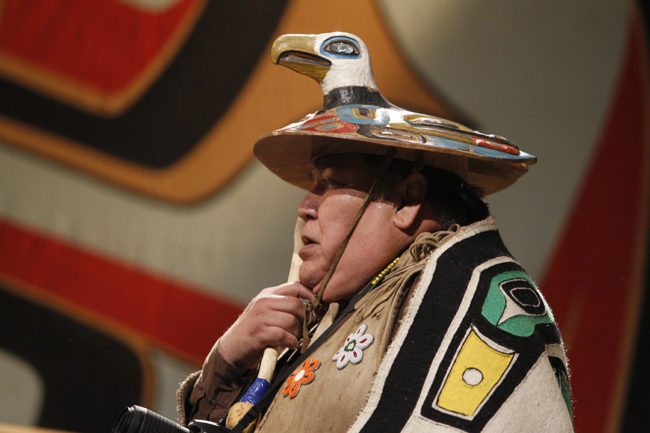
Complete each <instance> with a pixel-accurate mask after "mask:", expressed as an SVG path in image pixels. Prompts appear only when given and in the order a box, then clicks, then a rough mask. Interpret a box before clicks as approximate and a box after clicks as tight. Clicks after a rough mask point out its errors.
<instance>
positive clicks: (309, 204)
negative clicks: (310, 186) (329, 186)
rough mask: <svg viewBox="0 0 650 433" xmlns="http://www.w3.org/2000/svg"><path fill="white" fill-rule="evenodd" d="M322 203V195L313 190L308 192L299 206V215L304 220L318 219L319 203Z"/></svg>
mask: <svg viewBox="0 0 650 433" xmlns="http://www.w3.org/2000/svg"><path fill="white" fill-rule="evenodd" d="M319 204H320V196H319V195H318V194H314V193H313V192H308V193H307V195H305V198H304V199H303V200H302V203H300V206H298V216H299V217H300V218H301V219H303V220H304V221H308V220H310V219H316V218H317V217H318V205H319Z"/></svg>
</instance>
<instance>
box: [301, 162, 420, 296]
mask: <svg viewBox="0 0 650 433" xmlns="http://www.w3.org/2000/svg"><path fill="white" fill-rule="evenodd" d="M313 176H314V179H313V180H314V184H313V187H312V189H311V190H310V192H308V193H307V195H306V196H305V198H304V200H303V201H302V203H301V204H300V207H299V208H298V215H299V216H300V217H301V218H302V219H303V220H304V221H305V226H304V228H303V230H302V241H303V243H304V244H305V245H304V246H303V247H302V248H301V249H300V252H299V255H300V258H301V259H302V260H303V264H302V266H301V267H300V274H299V275H300V282H301V283H302V284H303V285H305V286H306V287H308V288H310V289H312V290H313V291H314V293H316V292H317V291H318V290H320V286H321V284H322V281H323V278H324V277H325V274H326V273H327V271H328V269H329V266H330V264H331V263H332V259H333V258H334V256H335V255H336V252H337V250H338V248H339V246H340V245H341V242H343V239H344V238H345V236H346V234H347V232H348V230H349V229H350V227H351V225H352V223H353V221H354V219H355V216H356V214H357V212H358V211H359V208H360V207H361V205H362V202H363V201H364V199H365V198H366V196H367V191H368V189H369V188H370V186H371V184H372V181H373V177H372V176H371V175H370V174H369V173H368V171H367V169H366V167H365V166H364V162H363V157H362V156H361V155H357V154H346V155H332V156H327V157H323V158H320V159H319V160H318V161H317V168H316V169H315V170H314V173H313ZM395 210H396V207H395V205H394V204H393V203H390V202H386V201H376V200H373V201H371V202H370V204H369V206H368V208H367V209H366V211H365V212H364V214H363V217H362V218H361V220H360V221H359V224H358V225H357V227H356V229H355V230H354V233H353V234H352V237H351V238H350V241H349V243H348V245H347V247H346V249H345V252H344V253H343V256H342V257H341V260H340V261H339V263H338V265H337V267H336V271H335V273H334V275H333V276H332V279H331V280H330V282H329V283H328V285H327V288H326V290H325V293H324V296H323V300H324V301H325V302H331V301H335V300H342V299H349V298H351V297H352V296H353V295H354V294H355V292H356V291H358V290H359V289H361V288H363V285H364V284H365V283H366V282H367V281H368V280H370V278H372V277H373V276H374V275H375V274H377V273H378V272H379V271H381V269H382V268H383V267H384V266H386V265H387V264H388V263H389V262H390V261H391V260H392V259H393V258H395V257H396V256H397V255H399V254H400V253H401V251H402V250H403V249H404V248H405V247H406V245H407V244H408V240H406V239H405V238H406V236H405V235H404V234H403V233H402V232H401V231H400V230H399V229H397V227H395V225H394V224H393V215H394V214H395Z"/></svg>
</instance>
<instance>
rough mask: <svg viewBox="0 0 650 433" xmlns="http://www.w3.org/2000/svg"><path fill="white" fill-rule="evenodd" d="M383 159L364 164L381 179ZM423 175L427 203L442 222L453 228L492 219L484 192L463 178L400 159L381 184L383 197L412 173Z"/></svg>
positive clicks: (374, 158) (371, 157)
mask: <svg viewBox="0 0 650 433" xmlns="http://www.w3.org/2000/svg"><path fill="white" fill-rule="evenodd" d="M381 159H382V157H381V156H375V155H366V156H365V157H364V161H365V164H366V166H367V167H368V168H369V170H370V172H371V173H372V174H374V175H377V173H376V171H377V167H379V166H380V163H381ZM414 171H419V172H420V173H422V175H423V176H424V177H425V179H426V180H427V194H426V201H427V203H428V204H429V205H431V207H432V209H433V210H434V212H436V214H437V215H436V217H437V219H438V221H439V222H440V223H441V224H442V225H443V226H444V227H449V226H451V225H452V224H454V223H457V224H460V225H467V224H471V223H474V222H476V221H480V220H482V219H485V218H487V217H488V216H489V215H490V211H489V209H488V205H487V204H486V203H485V202H484V201H483V199H482V194H481V191H480V190H479V189H478V188H476V187H474V186H472V185H469V184H468V183H467V182H465V181H464V180H462V179H461V178H460V177H458V176H456V175H455V174H453V173H450V172H448V171H445V170H441V169H439V168H436V167H431V166H424V167H421V168H419V167H418V166H416V165H415V164H414V163H412V162H409V161H405V160H401V159H396V160H394V161H393V162H392V163H391V166H390V167H389V169H388V172H387V173H386V175H384V176H382V179H381V180H380V182H379V183H378V191H377V193H378V194H379V196H380V197H384V196H385V194H386V193H387V192H388V191H390V190H391V188H392V187H393V186H394V185H397V184H398V183H399V182H400V181H401V180H402V179H404V178H406V177H407V176H408V175H409V174H410V173H413V172H414Z"/></svg>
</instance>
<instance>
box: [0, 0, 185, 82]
mask: <svg viewBox="0 0 650 433" xmlns="http://www.w3.org/2000/svg"><path fill="white" fill-rule="evenodd" d="M196 1H197V0H179V1H177V2H174V3H172V5H171V6H170V7H168V8H166V9H163V10H160V11H148V10H146V9H137V8H136V7H134V6H130V5H128V4H125V3H123V2H121V1H117V0H93V1H86V0H47V1H42V0H3V1H2V2H0V5H1V7H0V51H2V52H4V53H6V54H9V55H11V56H13V57H15V58H17V59H20V60H21V61H23V62H25V63H28V64H30V65H32V66H35V67H39V68H43V70H44V71H50V72H55V73H56V74H59V75H62V76H65V77H67V78H69V79H73V80H76V81H78V82H81V83H84V84H86V85H89V86H92V87H95V88H97V89H101V90H102V91H105V92H108V93H113V92H119V91H120V90H121V89H122V88H123V87H125V86H127V85H128V84H129V83H130V82H131V81H132V80H133V79H135V78H137V76H138V74H140V73H141V72H142V71H143V69H144V68H145V67H147V66H148V65H149V63H150V62H151V61H152V60H153V59H154V58H155V57H156V56H157V55H158V54H159V53H160V51H161V49H162V48H163V47H164V45H165V43H166V42H167V41H168V40H169V38H170V37H171V36H172V35H173V33H174V31H175V30H176V29H177V27H178V25H179V24H180V23H181V22H182V21H183V19H184V18H185V16H186V14H187V13H188V12H189V11H190V10H191V9H192V5H193V4H195V3H196ZM44 73H45V72H44Z"/></svg>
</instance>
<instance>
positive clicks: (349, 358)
mask: <svg viewBox="0 0 650 433" xmlns="http://www.w3.org/2000/svg"><path fill="white" fill-rule="evenodd" d="M367 329H368V326H367V325H366V324H365V323H363V324H361V326H359V328H358V329H357V330H356V331H355V332H354V333H353V334H350V335H348V338H346V339H345V343H343V347H341V348H340V349H339V350H337V351H336V353H335V354H334V356H333V357H332V361H336V368H338V369H339V370H342V369H343V368H345V366H346V365H348V364H349V363H352V364H358V363H360V362H361V360H362V359H363V351H364V349H365V348H366V347H368V346H370V345H371V344H372V342H373V341H374V340H375V337H373V336H372V335H370V334H366V330H367Z"/></svg>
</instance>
